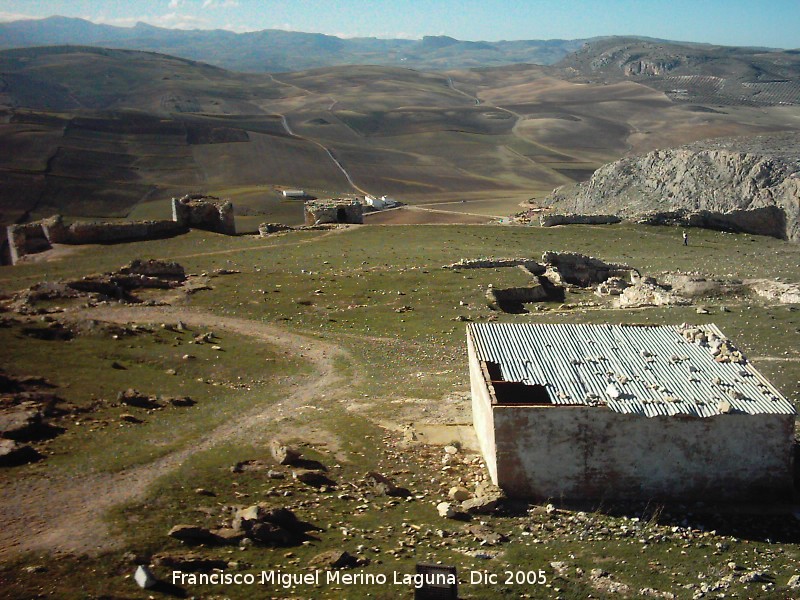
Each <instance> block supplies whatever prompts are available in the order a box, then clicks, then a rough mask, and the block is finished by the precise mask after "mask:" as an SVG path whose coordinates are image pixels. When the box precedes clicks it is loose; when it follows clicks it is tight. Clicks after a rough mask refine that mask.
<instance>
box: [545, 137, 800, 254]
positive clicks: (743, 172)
mask: <svg viewBox="0 0 800 600" xmlns="http://www.w3.org/2000/svg"><path fill="white" fill-rule="evenodd" d="M546 203H547V204H548V205H549V206H551V208H552V211H553V213H556V214H561V213H563V214H576V215H596V214H614V215H617V216H619V217H622V218H624V219H633V220H638V221H642V222H647V223H653V224H670V223H672V224H680V225H683V226H693V227H694V226H697V227H709V228H713V229H723V230H732V231H740V232H747V233H755V234H760V235H771V236H773V237H777V238H781V239H788V240H791V241H795V242H796V241H800V136H798V135H797V134H794V133H782V134H775V135H768V136H758V137H753V138H729V139H723V140H708V141H704V142H697V143H694V144H689V145H687V146H682V147H680V148H673V149H666V150H656V151H653V152H650V153H648V154H645V155H641V156H631V157H626V158H622V159H620V160H618V161H616V162H613V163H609V164H607V165H605V166H603V167H601V168H600V169H598V170H597V171H595V173H594V175H593V176H592V178H591V179H590V180H589V181H587V182H584V183H580V184H577V185H575V186H571V187H561V188H558V189H556V190H554V191H553V193H552V194H551V195H550V196H548V198H547V200H546Z"/></svg>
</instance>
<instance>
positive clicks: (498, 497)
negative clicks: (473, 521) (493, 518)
mask: <svg viewBox="0 0 800 600" xmlns="http://www.w3.org/2000/svg"><path fill="white" fill-rule="evenodd" d="M504 498H505V494H504V493H503V490H501V489H500V488H499V487H497V486H496V485H492V484H490V483H485V482H483V483H481V484H479V485H478V486H477V487H476V489H475V495H474V497H473V498H470V499H469V500H465V501H464V502H462V503H461V510H463V511H464V512H466V513H468V514H471V515H488V514H491V513H493V512H494V510H495V509H496V508H497V506H498V505H499V504H500V502H502V501H503V499H504Z"/></svg>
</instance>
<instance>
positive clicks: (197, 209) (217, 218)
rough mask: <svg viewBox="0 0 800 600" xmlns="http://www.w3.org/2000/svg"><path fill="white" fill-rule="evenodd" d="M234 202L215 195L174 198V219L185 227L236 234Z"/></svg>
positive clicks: (191, 195)
mask: <svg viewBox="0 0 800 600" xmlns="http://www.w3.org/2000/svg"><path fill="white" fill-rule="evenodd" d="M234 217H235V215H234V210H233V204H231V203H230V202H228V201H222V200H220V199H219V198H216V197H214V196H204V195H202V194H189V195H186V196H183V197H182V198H173V199H172V220H173V221H175V222H176V223H179V224H180V225H181V226H183V227H187V228H191V229H203V230H205V231H213V232H215V233H224V234H225V235H236V222H235V218H234Z"/></svg>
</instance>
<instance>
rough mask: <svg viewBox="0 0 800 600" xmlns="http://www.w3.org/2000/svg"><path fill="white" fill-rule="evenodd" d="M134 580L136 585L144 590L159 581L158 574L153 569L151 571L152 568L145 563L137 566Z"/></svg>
mask: <svg viewBox="0 0 800 600" xmlns="http://www.w3.org/2000/svg"><path fill="white" fill-rule="evenodd" d="M133 580H134V581H135V582H136V585H138V586H139V587H140V588H142V589H143V590H147V589H150V588H151V587H153V586H155V585H156V584H157V583H158V579H156V576H155V575H153V573H152V571H150V569H148V568H147V567H146V566H145V565H139V566H138V567H136V571H135V572H134V574H133Z"/></svg>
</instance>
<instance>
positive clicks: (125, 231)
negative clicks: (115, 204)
mask: <svg viewBox="0 0 800 600" xmlns="http://www.w3.org/2000/svg"><path fill="white" fill-rule="evenodd" d="M185 231H186V228H185V227H183V226H181V225H180V224H179V223H176V222H174V221H131V222H127V223H88V222H81V221H76V222H75V223H72V224H71V225H70V226H69V227H67V228H66V235H65V239H64V240H63V241H62V242H61V243H63V244H113V243H117V242H133V241H139V240H152V239H159V238H164V237H169V236H172V235H177V234H179V233H185Z"/></svg>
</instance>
